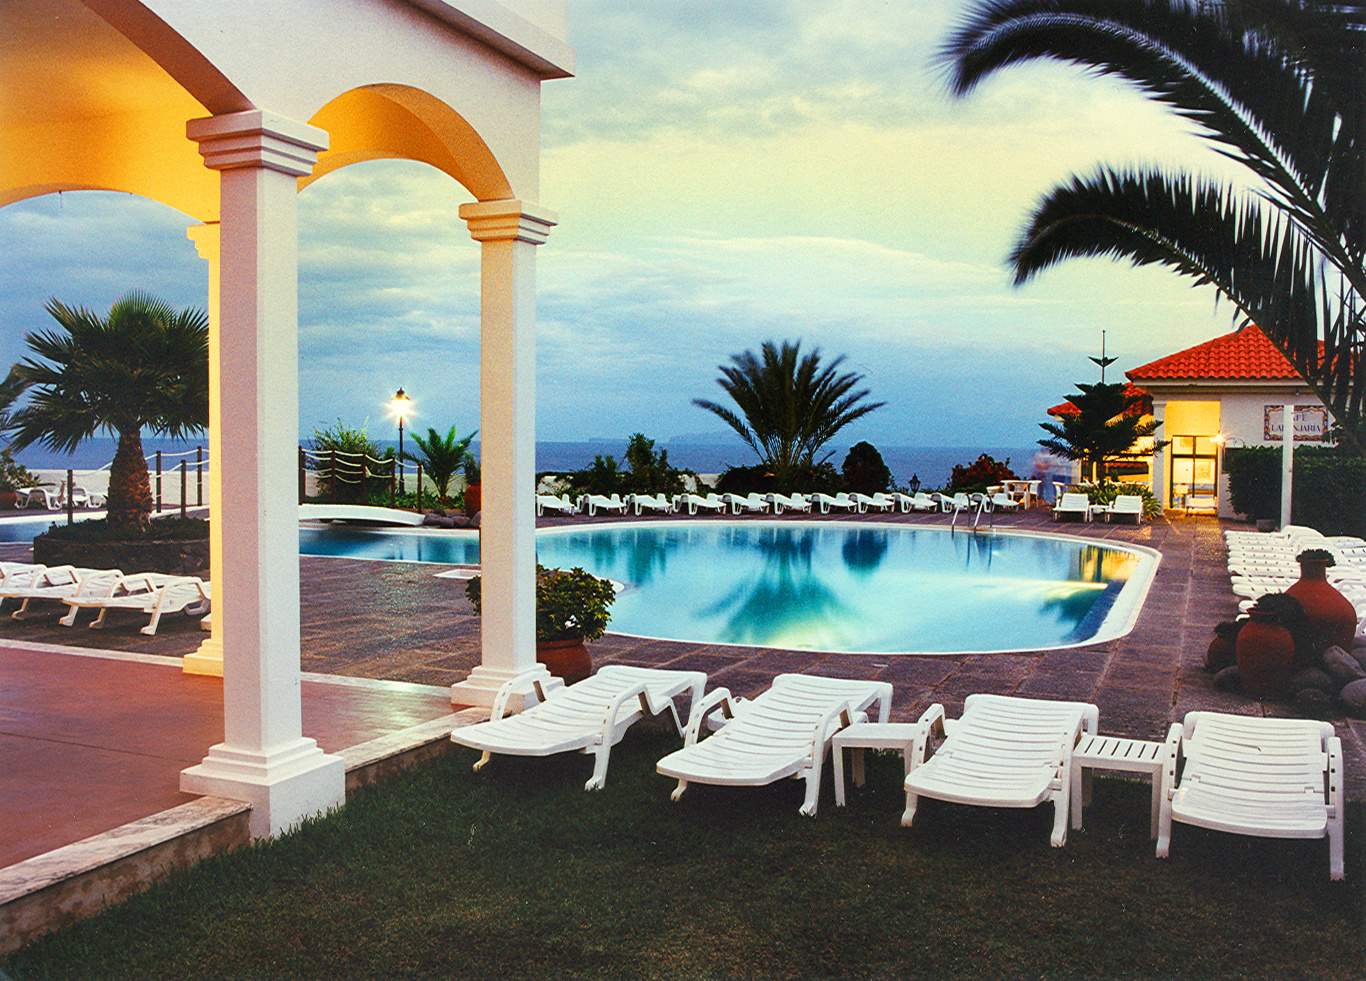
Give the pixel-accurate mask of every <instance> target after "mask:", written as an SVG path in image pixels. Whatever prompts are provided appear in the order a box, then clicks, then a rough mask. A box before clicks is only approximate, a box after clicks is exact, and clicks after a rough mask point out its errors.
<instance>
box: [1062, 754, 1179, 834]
mask: <svg viewBox="0 0 1366 981" xmlns="http://www.w3.org/2000/svg"><path fill="white" fill-rule="evenodd" d="M1165 748H1166V743H1150V742H1145V741H1144V740H1142V739H1120V738H1119V737H1117V736H1083V737H1082V740H1081V742H1079V743H1077V747H1076V749H1074V750H1072V827H1073V828H1080V827H1081V809H1082V804H1083V803H1087V804H1089V803H1090V802H1091V771H1092V770H1093V769H1096V770H1123V771H1125V772H1129V773H1146V774H1148V778H1149V779H1150V780H1151V781H1152V785H1153V806H1152V821H1151V823H1150V825H1149V829H1148V834H1149V837H1152V838H1156V837H1157V818H1158V814H1159V812H1160V811H1161V808H1162V780H1161V777H1160V776H1159V774H1160V773H1161V771H1162V764H1163V762H1164V761H1163V757H1162V751H1163V749H1165Z"/></svg>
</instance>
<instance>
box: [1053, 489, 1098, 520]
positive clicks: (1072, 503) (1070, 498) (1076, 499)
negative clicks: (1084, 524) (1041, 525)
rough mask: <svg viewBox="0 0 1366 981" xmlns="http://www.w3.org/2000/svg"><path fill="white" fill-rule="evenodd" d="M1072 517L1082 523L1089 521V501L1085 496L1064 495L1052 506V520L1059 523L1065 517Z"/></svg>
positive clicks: (1075, 494)
mask: <svg viewBox="0 0 1366 981" xmlns="http://www.w3.org/2000/svg"><path fill="white" fill-rule="evenodd" d="M1069 515H1071V516H1074V517H1078V518H1080V519H1081V520H1082V521H1090V520H1091V499H1090V498H1088V497H1087V496H1086V495H1085V494H1077V493H1064V494H1063V495H1062V497H1060V498H1058V503H1057V504H1055V505H1053V520H1054V521H1060V520H1061V519H1062V518H1064V517H1066V516H1069Z"/></svg>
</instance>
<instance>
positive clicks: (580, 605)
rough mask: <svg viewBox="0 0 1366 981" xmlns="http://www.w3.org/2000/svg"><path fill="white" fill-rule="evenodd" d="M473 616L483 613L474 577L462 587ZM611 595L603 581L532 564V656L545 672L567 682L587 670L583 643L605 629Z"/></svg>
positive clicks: (589, 668) (590, 664)
mask: <svg viewBox="0 0 1366 981" xmlns="http://www.w3.org/2000/svg"><path fill="white" fill-rule="evenodd" d="M465 596H466V598H468V599H469V601H470V602H471V603H472V604H474V615H475V616H480V615H481V614H482V613H483V583H482V581H481V579H480V577H479V576H475V577H473V578H472V579H470V581H469V582H468V583H467V584H466V585H465ZM616 598H617V594H616V590H615V589H614V588H613V587H612V584H611V583H610V582H608V581H607V580H606V579H599V578H598V577H597V576H595V575H593V574H592V573H590V572H585V571H584V570H583V569H580V568H574V569H569V570H567V571H566V570H564V569H547V568H546V567H545V566H543V565H538V566H536V660H538V661H540V662H541V663H542V664H544V665H545V666H546V668H547V669H548V670H549V671H550V673H551V674H553V675H555V676H557V677H559V678H563V679H564V683H565V684H567V685H572V684H573V683H574V682H576V681H582V680H583V679H584V678H587V677H588V676H589V674H591V673H592V671H593V662H592V660H591V659H590V658H589V656H588V648H587V646H586V644H585V642H586V641H590V640H597V639H598V638H599V637H601V636H602V635H603V634H604V633H605V632H606V631H607V623H608V621H609V620H611V618H612V615H611V613H610V612H609V610H608V607H610V606H611V605H612V602H613V601H614V600H615V599H616Z"/></svg>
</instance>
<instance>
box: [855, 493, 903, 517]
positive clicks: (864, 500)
mask: <svg viewBox="0 0 1366 981" xmlns="http://www.w3.org/2000/svg"><path fill="white" fill-rule="evenodd" d="M849 499H850V500H852V501H853V502H854V503H855V504H857V505H858V509H859V513H860V514H862V513H863V512H865V511H867V510H868V509H869V508H877V509H878V510H879V511H891V510H893V509H895V508H896V501H894V500H892V499H891V498H890V497H888V496H887V495H886V494H883V493H877V494H859V493H857V492H855V493H853V494H850V495H849Z"/></svg>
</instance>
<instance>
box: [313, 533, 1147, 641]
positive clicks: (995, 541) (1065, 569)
mask: <svg viewBox="0 0 1366 981" xmlns="http://www.w3.org/2000/svg"><path fill="white" fill-rule="evenodd" d="M300 551H301V552H303V553H304V554H309V555H346V556H352V557H356V558H371V559H403V560H408V561H419V562H440V563H453V564H457V565H473V564H476V563H477V562H478V560H479V542H478V537H477V535H475V534H474V533H472V532H463V533H462V532H417V531H413V532H409V531H383V532H379V531H367V530H358V529H347V528H326V529H315V528H304V529H301V532H300ZM537 552H538V556H539V561H540V562H541V564H543V565H548V566H559V567H562V568H572V567H574V566H582V567H583V568H585V569H587V570H588V571H590V572H592V573H594V574H595V575H598V576H602V577H605V578H610V579H614V580H616V581H618V582H621V583H624V584H626V588H625V589H624V590H623V591H622V592H621V593H620V595H618V597H617V601H616V603H615V604H614V606H613V608H612V625H611V630H612V631H613V632H615V633H623V634H631V635H635V636H642V637H658V638H664V639H671V640H688V641H696V642H699V643H708V644H743V645H753V646H760V647H783V648H798V649H813V650H822V651H842V652H849V653H887V654H890V653H909V652H923V653H948V652H964V651H1008V650H1017V651H1018V650H1042V649H1048V648H1054V647H1064V646H1070V645H1075V644H1081V643H1093V642H1098V641H1103V640H1110V639H1113V638H1114V637H1118V636H1122V635H1123V634H1124V633H1127V632H1128V630H1129V629H1130V628H1131V627H1132V625H1133V620H1134V618H1135V617H1136V616H1137V613H1138V609H1139V607H1141V605H1142V602H1143V599H1144V597H1145V596H1146V594H1147V589H1148V586H1149V584H1150V583H1151V580H1152V575H1153V573H1154V572H1155V570H1156V567H1157V562H1158V560H1159V558H1158V555H1157V553H1156V552H1153V551H1152V550H1151V549H1144V548H1139V547H1135V546H1127V545H1120V544H1117V543H1106V544H1104V545H1101V544H1097V543H1095V542H1092V541H1088V540H1084V539H1078V538H1070V537H1065V536H1057V535H1025V534H1000V533H997V534H970V533H967V532H963V531H959V532H956V533H955V532H950V531H949V530H948V529H941V528H925V527H908V526H904V525H872V524H868V523H861V522H860V523H838V522H820V523H812V524H800V523H795V522H764V521H754V520H751V521H744V522H714V521H707V522H693V523H688V522H679V523H663V522H652V523H649V524H630V523H620V524H596V525H585V526H580V527H577V528H575V527H570V528H554V529H542V530H541V531H540V532H538V533H537ZM457 588H459V587H457Z"/></svg>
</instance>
